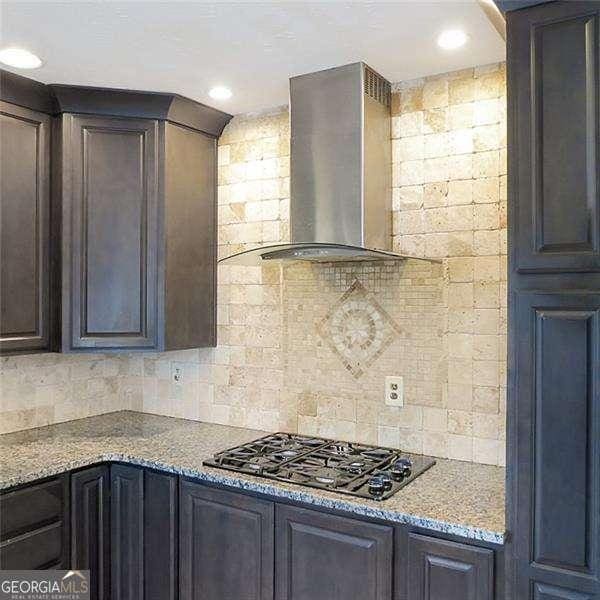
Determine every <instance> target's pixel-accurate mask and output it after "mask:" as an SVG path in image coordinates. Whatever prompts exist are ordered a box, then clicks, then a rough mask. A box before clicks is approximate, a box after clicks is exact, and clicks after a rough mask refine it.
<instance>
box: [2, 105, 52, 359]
mask: <svg viewBox="0 0 600 600" xmlns="http://www.w3.org/2000/svg"><path fill="white" fill-rule="evenodd" d="M49 127H50V118H49V117H48V116H47V115H45V114H42V113H38V112H34V111H31V110H28V109H25V108H20V107H18V106H14V105H10V104H7V103H5V102H0V152H1V154H2V161H1V163H0V201H1V204H0V210H1V216H2V218H1V219H0V254H1V256H2V260H1V261H0V351H1V352H3V353H4V352H11V351H14V352H23V351H42V350H48V349H49V347H50V327H51V325H50V173H49V168H50V164H49V161H50V131H49Z"/></svg>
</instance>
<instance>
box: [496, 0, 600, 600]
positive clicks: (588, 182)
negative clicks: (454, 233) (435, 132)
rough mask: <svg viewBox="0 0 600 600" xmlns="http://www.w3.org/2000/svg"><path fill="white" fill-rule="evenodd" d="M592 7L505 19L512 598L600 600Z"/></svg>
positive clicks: (599, 305) (599, 322)
mask: <svg viewBox="0 0 600 600" xmlns="http://www.w3.org/2000/svg"><path fill="white" fill-rule="evenodd" d="M599 23H600V4H599V3H597V2H585V1H574V2H552V3H549V4H546V5H543V6H536V7H532V8H527V9H523V10H520V11H515V12H511V13H508V14H507V32H508V82H509V83H508V90H509V94H508V96H509V107H508V108H509V110H508V115H509V116H508V125H509V127H508V133H509V138H508V148H509V150H508V156H509V164H508V171H509V215H508V223H509V252H510V257H509V267H510V268H509V300H510V301H509V352H508V357H509V388H508V423H507V436H508V440H507V446H508V449H509V460H508V464H507V467H508V482H507V483H508V485H507V491H508V494H507V499H508V511H507V517H508V518H507V522H508V528H509V535H508V541H509V543H508V547H507V554H508V556H509V558H510V560H509V561H508V562H507V568H508V571H509V577H508V597H509V598H518V599H519V600H558V599H570V600H584V599H585V600H597V599H599V598H600V392H599V383H600V277H599V276H598V271H599V270H600V269H599V267H600V246H599V232H600V220H599V219H600V216H599V215H600V198H599V194H598V190H599V187H598V182H599V178H600V167H599V164H598V156H599V140H600V134H599V118H598V116H599V95H600V94H599V92H600V88H599V75H598V63H599V60H600V50H599V41H598V29H599Z"/></svg>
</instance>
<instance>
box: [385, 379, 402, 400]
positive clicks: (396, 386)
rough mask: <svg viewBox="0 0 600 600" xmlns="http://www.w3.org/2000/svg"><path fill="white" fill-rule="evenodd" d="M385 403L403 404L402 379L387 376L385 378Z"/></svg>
mask: <svg viewBox="0 0 600 600" xmlns="http://www.w3.org/2000/svg"><path fill="white" fill-rule="evenodd" d="M385 403H386V404H387V405H388V406H404V379H403V378H402V377H393V376H389V377H386V378H385Z"/></svg>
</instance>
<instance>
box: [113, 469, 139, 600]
mask: <svg viewBox="0 0 600 600" xmlns="http://www.w3.org/2000/svg"><path fill="white" fill-rule="evenodd" d="M110 534H111V535H110V538H111V552H110V555H111V562H110V575H111V577H110V581H111V595H110V597H111V600H143V599H144V471H143V470H142V469H138V468H136V467H128V466H124V465H112V466H111V467H110Z"/></svg>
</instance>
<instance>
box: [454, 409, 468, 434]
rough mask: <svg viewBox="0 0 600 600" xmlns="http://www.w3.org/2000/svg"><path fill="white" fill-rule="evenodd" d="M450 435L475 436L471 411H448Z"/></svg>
mask: <svg viewBox="0 0 600 600" xmlns="http://www.w3.org/2000/svg"><path fill="white" fill-rule="evenodd" d="M448 433H452V434H455V435H464V436H472V435H473V413H471V411H469V410H449V411H448Z"/></svg>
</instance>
